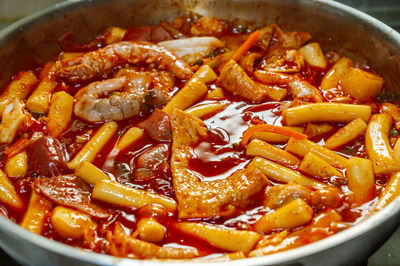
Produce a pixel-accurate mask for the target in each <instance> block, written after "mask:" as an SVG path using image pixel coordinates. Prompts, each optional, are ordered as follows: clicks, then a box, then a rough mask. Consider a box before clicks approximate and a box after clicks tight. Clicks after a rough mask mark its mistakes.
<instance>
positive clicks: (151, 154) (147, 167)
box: [135, 144, 169, 178]
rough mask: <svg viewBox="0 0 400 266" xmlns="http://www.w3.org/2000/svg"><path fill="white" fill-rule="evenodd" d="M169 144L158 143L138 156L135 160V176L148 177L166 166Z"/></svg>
mask: <svg viewBox="0 0 400 266" xmlns="http://www.w3.org/2000/svg"><path fill="white" fill-rule="evenodd" d="M168 156H169V145H168V144H159V145H156V146H154V147H152V148H151V149H149V150H148V151H146V152H144V153H143V154H142V155H140V156H139V158H138V159H137V162H136V167H137V170H136V172H135V176H136V177H139V178H149V177H152V176H154V175H156V174H157V173H158V172H160V171H164V170H165V168H166V167H169V166H168V161H167V160H168Z"/></svg>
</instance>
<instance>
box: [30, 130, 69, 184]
mask: <svg viewBox="0 0 400 266" xmlns="http://www.w3.org/2000/svg"><path fill="white" fill-rule="evenodd" d="M30 151H31V156H30V160H29V162H30V166H31V168H32V171H33V172H34V173H37V174H38V175H39V176H41V177H52V176H58V175H63V174H67V173H69V171H70V170H69V168H68V166H67V152H66V149H65V147H64V146H63V145H62V144H61V143H60V142H59V141H58V140H57V139H54V138H52V137H50V136H44V137H41V138H40V139H38V140H36V141H35V142H34V143H33V144H31V146H30Z"/></svg>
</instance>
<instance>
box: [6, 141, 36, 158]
mask: <svg viewBox="0 0 400 266" xmlns="http://www.w3.org/2000/svg"><path fill="white" fill-rule="evenodd" d="M30 144H31V141H30V140H29V139H26V138H20V139H18V140H17V141H16V142H15V143H14V144H13V145H11V146H10V147H8V148H7V150H6V151H5V152H4V153H5V155H6V156H7V158H11V157H14V156H15V155H17V154H18V153H20V152H22V151H23V150H25V149H26V148H27V147H28V146H29V145H30Z"/></svg>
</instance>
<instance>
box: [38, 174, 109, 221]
mask: <svg viewBox="0 0 400 266" xmlns="http://www.w3.org/2000/svg"><path fill="white" fill-rule="evenodd" d="M33 189H34V190H35V191H36V192H37V193H40V194H41V195H43V196H45V197H46V198H48V199H50V200H52V201H54V202H55V203H57V204H60V205H64V206H67V207H71V208H74V209H77V210H80V211H82V212H84V213H87V214H89V215H91V216H93V217H96V218H99V219H105V218H108V217H109V216H110V215H111V213H110V211H108V210H106V209H104V208H102V207H100V206H99V205H97V204H95V203H92V202H91V193H90V190H89V187H88V186H87V185H86V184H85V183H84V182H83V181H82V180H81V179H80V178H79V177H77V176H75V175H59V176H53V177H52V178H38V179H36V180H35V182H33Z"/></svg>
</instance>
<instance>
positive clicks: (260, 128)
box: [240, 124, 308, 146]
mask: <svg viewBox="0 0 400 266" xmlns="http://www.w3.org/2000/svg"><path fill="white" fill-rule="evenodd" d="M256 132H271V133H277V134H282V135H285V136H289V137H293V138H295V139H298V140H302V139H306V138H307V137H308V136H307V135H305V134H302V133H300V132H297V131H294V130H291V129H288V128H284V127H280V126H274V125H267V124H259V125H255V126H252V127H249V128H248V129H247V130H246V131H245V132H243V137H242V141H241V143H240V144H241V145H242V146H244V145H246V144H247V143H248V142H249V140H250V139H251V137H252V136H253V135H254V133H256Z"/></svg>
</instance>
